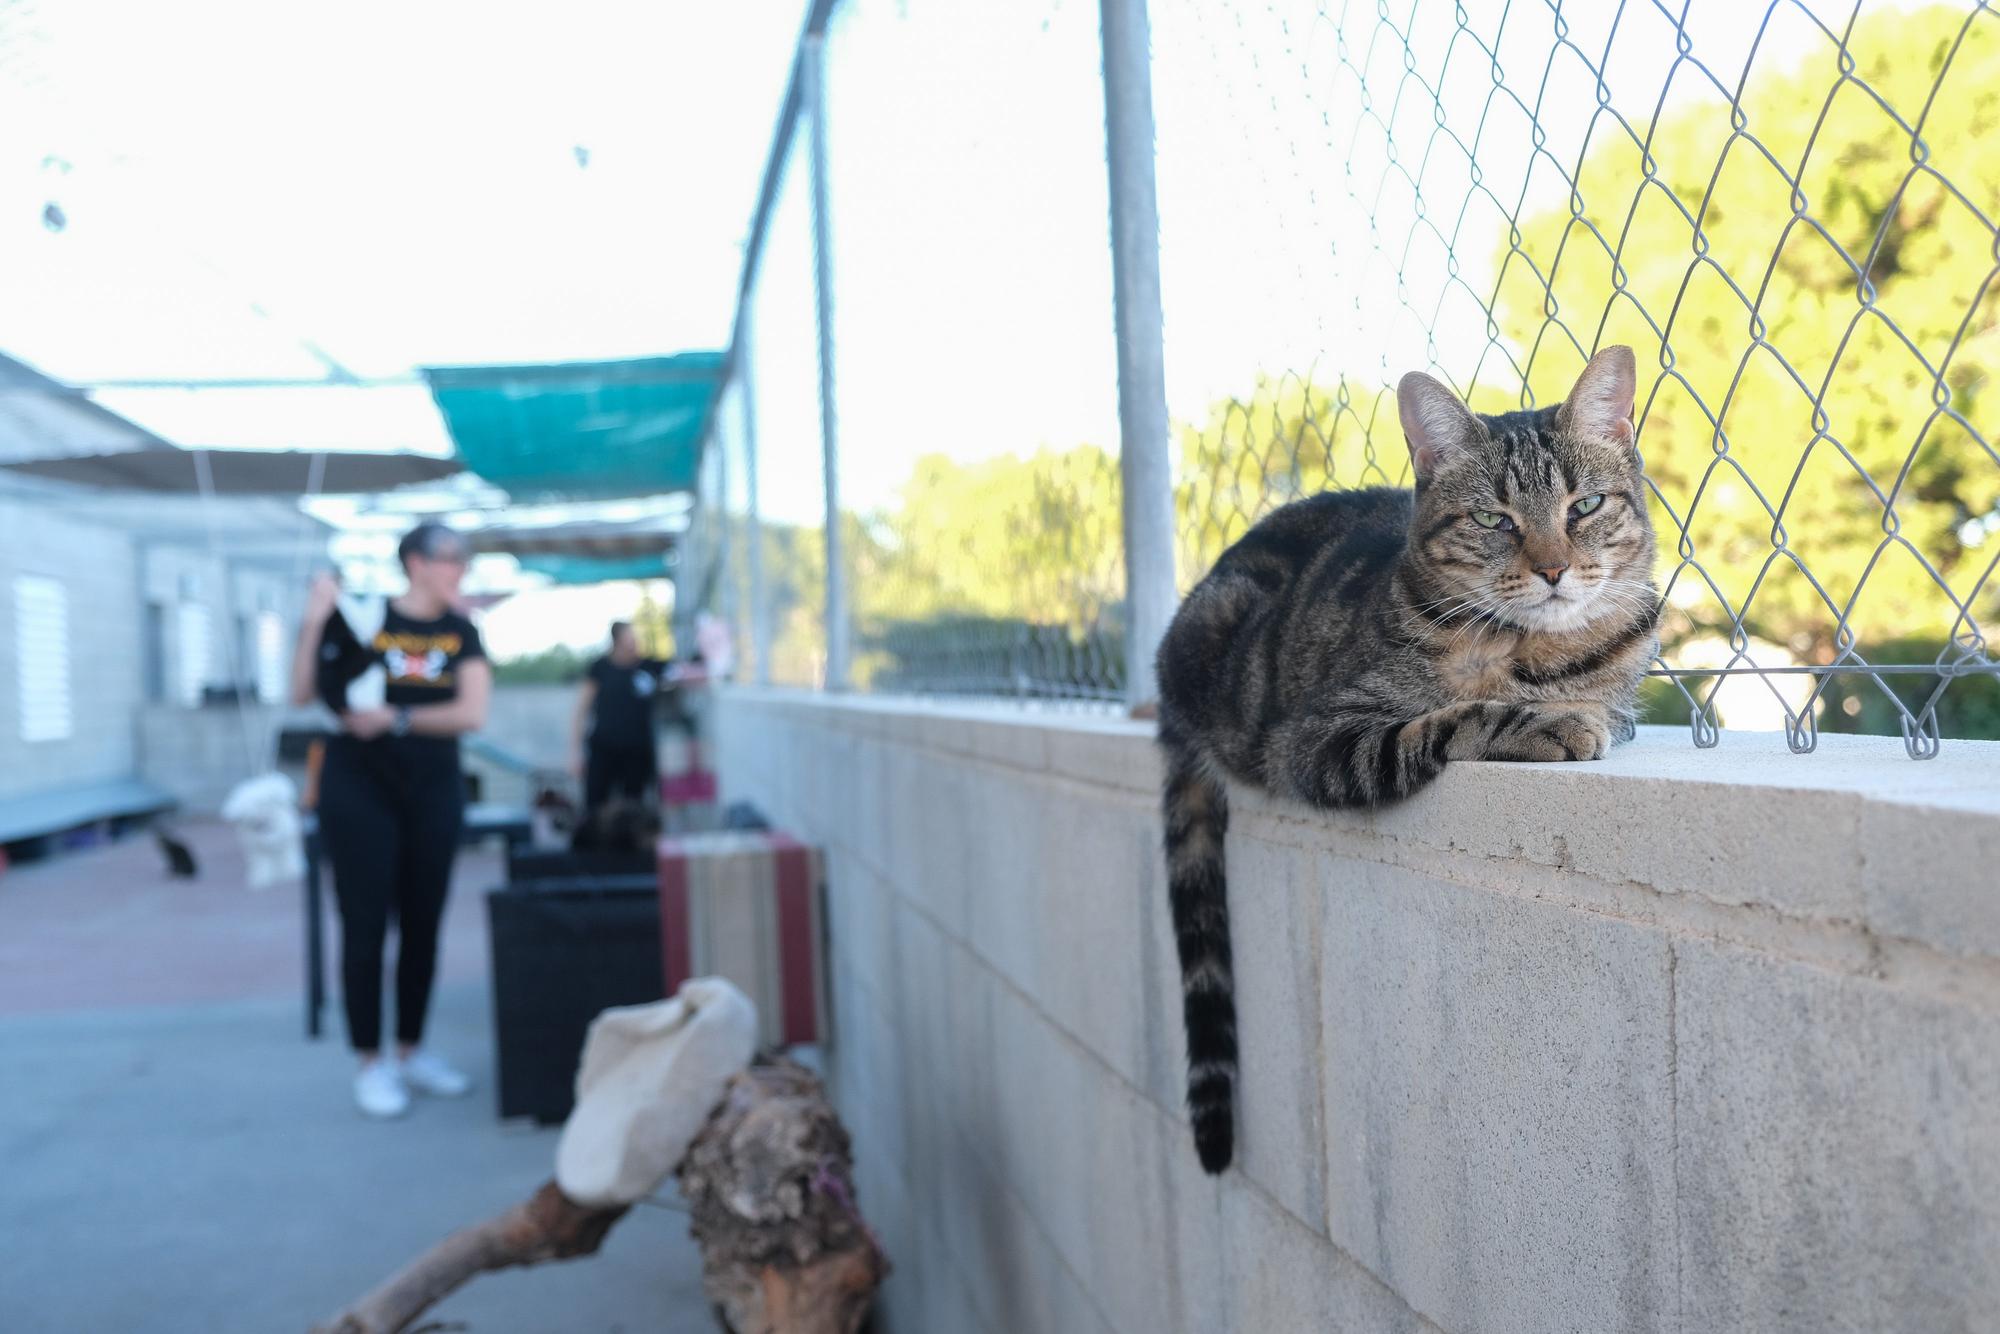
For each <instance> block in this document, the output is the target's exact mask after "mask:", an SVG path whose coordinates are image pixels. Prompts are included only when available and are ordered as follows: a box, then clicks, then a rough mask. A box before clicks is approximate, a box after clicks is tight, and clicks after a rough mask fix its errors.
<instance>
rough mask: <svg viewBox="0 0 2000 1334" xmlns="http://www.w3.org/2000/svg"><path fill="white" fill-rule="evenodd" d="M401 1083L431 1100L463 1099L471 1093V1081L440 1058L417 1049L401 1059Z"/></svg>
mask: <svg viewBox="0 0 2000 1334" xmlns="http://www.w3.org/2000/svg"><path fill="white" fill-rule="evenodd" d="M403 1082H404V1083H405V1084H407V1085H409V1086H410V1087H411V1088H413V1089H415V1090H416V1091H417V1092H419V1093H428V1094H430V1095H431V1096H432V1097H433V1098H463V1097H464V1096H465V1095H466V1094H468V1093H470V1092H472V1081H471V1080H470V1079H467V1078H466V1077H465V1076H464V1075H463V1074H461V1073H460V1072H459V1071H458V1070H456V1069H454V1068H453V1067H452V1066H451V1065H450V1064H449V1063H448V1062H447V1061H446V1060H445V1059H444V1058H443V1057H442V1056H435V1055H432V1054H431V1053H430V1052H428V1051H424V1050H422V1049H418V1050H417V1051H413V1052H411V1053H410V1054H409V1055H408V1056H405V1057H404V1058H403Z"/></svg>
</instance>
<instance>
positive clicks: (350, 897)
mask: <svg viewBox="0 0 2000 1334" xmlns="http://www.w3.org/2000/svg"><path fill="white" fill-rule="evenodd" d="M380 745H382V743H381V742H378V741H370V742H356V741H354V740H352V739H351V738H338V739H336V740H335V741H334V742H332V743H331V744H329V745H328V746H327V750H326V764H325V767H324V768H323V769H322V771H321V773H320V787H319V827H320V841H321V844H322V845H323V846H324V847H325V849H326V855H327V860H328V861H329V862H331V863H332V865H333V889H334V895H335V897H336V898H337V899H338V900H339V902H340V984H341V993H342V995H341V999H342V1000H343V1001H344V1002H345V1004H346V1007H347V1037H348V1041H350V1042H351V1043H353V1045H354V1049H355V1050H356V1051H373V1050H376V1049H377V1048H379V1047H380V1046H381V1045H382V958H383V954H384V952H385V946H386V942H387V938H388V934H389V922H390V920H391V919H394V920H395V922H396V923H397V926H398V930H399V934H400V936H401V944H400V946H399V947H398V949H397V953H396V1039H397V1041H399V1042H406V1043H409V1044H411V1045H412V1046H414V1045H416V1044H417V1043H418V1042H421V1041H422V1040H423V1036H424V1017H425V1015H426V1014H427V1013H428V1011H429V1009H430V1002H431V981H432V979H433V978H434V977H435V975H436V973H437V951H438V926H439V924H440V923H441V922H442V921H443V920H444V904H445V896H446V894H447V892H448V891H449V890H450V888H451V862H452V858H453V857H454V856H455V855H456V854H457V852H458V837H459V831H460V829H461V827H462V826H463V825H464V823H465V794H464V790H463V787H462V785H461V782H460V780H459V776H458V761H457V756H456V753H455V752H456V747H453V748H452V750H453V752H454V753H453V754H451V755H450V757H449V758H448V759H445V760H435V759H432V758H431V757H426V759H428V760H431V762H427V763H413V764H406V763H403V762H401V761H400V760H396V761H389V760H385V759H384V756H385V754H386V753H387V752H384V751H375V750H374V749H373V748H374V747H377V746H380Z"/></svg>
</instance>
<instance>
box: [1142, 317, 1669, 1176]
mask: <svg viewBox="0 0 2000 1334" xmlns="http://www.w3.org/2000/svg"><path fill="white" fill-rule="evenodd" d="M1634 379H1635V368H1634V365H1633V360H1632V354H1631V351H1630V350H1629V349H1627V348H1623V347H1613V348H1607V349H1605V350H1604V351H1603V352H1600V353H1599V354H1598V355H1597V356H1596V357H1595V358H1593V359H1592V361H1591V363H1590V365H1589V366H1588V367H1586V368H1585V370H1584V372H1583V374H1582V375H1581V376H1580V377H1579V379H1578V380H1577V383H1576V385H1575V387H1574V388H1573V389H1572V390H1571V393H1570V396H1569V398H1568V400H1567V401H1566V402H1565V403H1564V404H1563V405H1562V406H1561V407H1560V408H1546V409H1541V410H1535V411H1523V412H1510V413H1507V414H1505V415H1502V416H1496V417H1478V416H1475V415H1474V414H1473V413H1472V412H1470V411H1469V410H1468V409H1467V408H1466V407H1465V406H1464V404H1462V403H1461V402H1459V400H1458V399H1457V397H1456V396H1455V395H1453V394H1452V393H1451V391H1450V390H1448V389H1446V388H1445V387H1444V386H1443V385H1441V384H1439V383H1438V382H1437V381H1435V380H1433V379H1431V378H1430V377H1428V376H1425V375H1420V374H1412V375H1407V376H1405V377H1404V378H1403V382H1402V384H1401V385H1400V386H1399V387H1398V390H1397V404H1398V408H1399V409H1400V413H1401V417H1402V422H1403V428H1404V433H1405V435H1406V436H1407V437H1408V439H1409V443H1410V452H1411V457H1412V461H1413V463H1414V465H1415V471H1416V487H1415V489H1414V490H1413V491H1412V490H1399V489H1394V488H1387V487H1382V488H1374V489H1370V490H1357V491H1332V492H1327V493H1325V494H1322V495H1318V496H1313V497H1311V498H1309V499H1306V500H1301V501H1298V502H1296V503H1293V504H1290V505H1287V506H1285V507H1284V508H1282V509H1279V510H1277V511H1276V512H1274V513H1273V514H1271V515H1270V516H1269V517H1267V518H1265V519H1264V520H1263V521H1262V522H1261V523H1259V524H1257V526H1256V527H1254V528H1252V529H1251V530H1250V532H1249V533H1248V534H1246V535H1245V536H1244V537H1243V539H1242V540H1241V541H1239V542H1237V543H1236V545H1235V546H1233V547H1231V548H1230V549H1229V550H1228V551H1226V552H1224V553H1223V555H1222V558H1221V559H1220V560H1218V561H1217V562H1216V564H1215V568H1214V569H1213V570H1211V571H1210V572H1209V574H1208V576H1207V577H1206V578H1204V579H1203V580H1202V581H1201V583H1200V584H1198V585H1197V586H1196V587H1195V589H1194V591H1193V592H1191V593H1190V594H1189V595H1188V597H1187V601H1186V602H1185V603H1184V604H1183V605H1182V607H1181V609H1180V613H1179V614H1178V615H1177V616H1176V617H1175V618H1174V623H1173V625H1172V627H1171V628H1170V629H1169V630H1168V632H1167V635H1166V638H1165V640H1164V641H1163V642H1162V643H1161V646H1160V654H1159V680H1160V706H1159V725H1160V744H1161V746H1162V748H1163V749H1164V750H1165V752H1166V789H1165V794H1164V807H1165V812H1164V813H1165V827H1166V852H1167V873H1168V884H1169V888H1170V892H1171V895H1172V907H1173V918H1174V930H1175V934H1176V937H1177V940H1178V944H1179V950H1180V959H1181V978H1182V991H1183V1014H1184V1019H1185V1022H1186V1025H1187V1041H1188V1111H1189V1115H1190V1118H1191V1120H1192V1123H1193V1128H1194V1139H1195V1148H1196V1151H1197V1152H1198V1153H1199V1154H1200V1156H1201V1161H1202V1165H1203V1166H1204V1167H1206V1168H1207V1169H1208V1170H1209V1171H1211V1172H1220V1171H1222V1170H1223V1169H1224V1168H1225V1167H1227V1166H1228V1164H1229V1161H1230V1158H1231V1155H1232V1153H1233V1151H1234V1138H1235V1136H1234V1120H1233V1113H1232V1099H1233V1092H1234V1087H1235V1082H1236V1018H1235V983H1234V978H1233V974H1232V971H1231V960H1230V950H1229V912H1228V896H1227V893H1226V888H1225V880H1224V873H1223V835H1224V832H1225V830H1226V829H1227V826H1228V821H1229V810H1228V797H1227V793H1226V791H1225V787H1224V784H1225V782H1226V781H1227V780H1230V779H1234V780H1236V781H1239V782H1243V783H1248V784H1253V785H1255V786H1259V787H1263V788H1266V789H1268V790H1270V791H1272V792H1276V793H1279V794H1281V795H1284V796H1288V797H1293V798H1296V799H1298V800H1301V801H1306V802H1311V803H1313V804H1316V805H1320V806H1372V805H1376V804H1378V803H1382V802H1387V801H1394V800H1397V799H1399V798H1402V797H1406V796H1408V795H1410V794H1411V793H1413V792H1415V791H1416V790H1417V789H1419V788H1421V787H1423V786H1424V785H1425V784H1426V783H1428V782H1430V781H1431V779H1433V778H1435V777H1436V776H1437V774H1438V772H1439V771H1440V770H1441V769H1442V768H1443V767H1444V765H1445V764H1446V763H1447V762H1449V761H1451V760H1454V759H1487V760H1591V759H1597V758H1599V757H1600V756H1602V755H1603V754H1604V753H1605V751H1606V750H1607V749H1608V748H1609V747H1610V746H1611V745H1612V744H1613V743H1614V742H1617V741H1623V740H1626V739H1628V738H1630V736H1631V735H1632V730H1633V712H1634V702H1635V698H1636V695H1637V689H1638V684H1639V680H1640V677H1641V676H1642V674H1643V673H1644V671H1645V668H1646V664H1647V662H1648V660H1649V659H1650V658H1651V657H1652V655H1653V653H1654V650H1655V641H1654V632H1653V624H1654V619H1655V616H1656V611H1657V595H1656V594H1655V592H1654V590H1653V586H1652V583H1651V571H1652V565H1653V533H1652V527H1651V525H1650V523H1649V522H1648V520H1647V517H1646V503H1645V497H1644V492H1643V487H1642V483H1641V480H1640V474H1639V465H1638V459H1637V456H1636V454H1635V453H1634V450H1633V445H1632V440H1633V429H1632V421H1631V417H1632V406H1633V389H1634ZM1594 497H1602V499H1601V500H1595V501H1594V500H1593V498H1594ZM1496 520H1497V522H1496Z"/></svg>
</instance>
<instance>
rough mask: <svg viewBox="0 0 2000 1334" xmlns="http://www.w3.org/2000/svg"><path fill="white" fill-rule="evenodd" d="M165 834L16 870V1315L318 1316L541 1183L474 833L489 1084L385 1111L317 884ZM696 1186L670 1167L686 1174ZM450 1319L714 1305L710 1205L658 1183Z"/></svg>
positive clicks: (74, 1324)
mask: <svg viewBox="0 0 2000 1334" xmlns="http://www.w3.org/2000/svg"><path fill="white" fill-rule="evenodd" d="M186 835H187V837H188V838H189V839H190V841H191V842H192V843H193V845H194V846H195V849H196V851H197V854H198V855H200V856H201V858H202V862H203V867H204V874H203V877H202V879H201V880H199V881H197V882H193V883H189V882H176V881H171V880H168V879H166V878H165V876H164V875H163V873H162V872H161V869H160V867H159V865H158V861H159V858H158V854H157V852H156V851H155V850H154V848H153V847H152V844H151V842H150V841H149V840H143V839H133V840H127V841H124V842H121V843H118V844H114V845H112V846H109V847H104V848H99V849H95V850H92V851H89V852H83V853H76V854H72V855H70V856H68V857H64V858H61V859H58V860H54V861H51V862H47V863H43V864H40V865H35V866H28V867H21V868H17V869H15V870H14V871H12V872H10V873H8V874H7V875H5V876H0V1257H4V1258H0V1330H4V1331H6V1334H95V1332H96V1331H106V1332H111V1331H115V1332H116V1334H150V1332H151V1331H159V1332H160V1334H184V1332H186V1331H197V1330H198V1331H203V1332H204V1334H208V1332H210V1331H212V1332H214V1334H228V1332H229V1331H239V1330H240V1331H245V1332H246V1334H249V1332H250V1331H256V1332H257V1334H269V1332H270V1331H283V1330H305V1329H306V1328H308V1327H309V1326H310V1325H312V1324H313V1323H314V1322H315V1321H317V1320H319V1319H322V1318H324V1317H325V1316H327V1315H330V1314H331V1313H332V1312H334V1311H335V1310H337V1309H339V1308H340V1307H341V1306H342V1305H344V1304H345V1303H346V1302H347V1301H348V1300H350V1299H352V1298H354V1297H356V1296H359V1295H360V1294H361V1293H363V1292H365V1291H366V1290H368V1289H369V1288H371V1287H372V1286H374V1284H375V1283H376V1282H378V1281H379V1280H380V1279H382V1278H384V1277H386V1276H387V1275H388V1274H389V1273H391V1272H392V1271H393V1270H395V1269H396V1268H398V1267H399V1266H400V1265H402V1264H403V1263H404V1262H405V1261H407V1260H409V1259H410V1258H411V1257H413V1256H414V1255H415V1254H416V1253H417V1252H418V1251H420V1250H421V1249H423V1248H424V1247H426V1246H427V1245H429V1244H430V1243H431V1242H433V1241H436V1240H437V1239H439V1238H441V1237H443V1236H444V1235H446V1234H447V1233H449V1232H450V1231H452V1230H453V1229H455V1228H457V1227H459V1226H462V1225H464V1224H466V1223H470V1222H474V1221H476V1220H478V1219H481V1218H484V1217H487V1216H489V1215H491V1214H494V1213H497V1212H499V1211H500V1210H502V1209H504V1208H506V1207H507V1206H509V1205H510V1204H513V1203H514V1202H516V1201H518V1200H520V1199H522V1198H524V1197H525V1196H526V1195H527V1194H528V1193H529V1192H531V1191H532V1190H533V1189H534V1188H535V1186H536V1185H538V1184H539V1183H540V1182H541V1181H543V1180H545V1179H546V1178H547V1177H548V1176H549V1175H550V1172H551V1169H552V1164H553V1159H554V1153H555V1140H556V1137H555V1133H554V1132H553V1131H536V1130H532V1129H528V1128H525V1127H523V1126H518V1125H509V1124H503V1123H501V1122H500V1121H499V1120H498V1119H497V1118H496V1116H495V1114H494V1110H493V1101H492V1089H493V1069H492V1062H493V1041H492V1026H491V1006H490V1000H489V997H488V994H487V990H486V985H485V959H486V949H485V930H486V928H485V912H484V905H483V903H481V902H480V897H479V896H480V895H481V894H482V893H483V892H484V890H485V889H486V888H488V887H489V886H491V885H493V884H494V883H496V882H497V880H498V878H499V867H498V863H497V859H496V858H495V857H494V856H493V855H492V854H490V853H470V854H467V855H466V856H465V857H463V858H462V859H461V862H460V865H459V871H458V874H457V876H456V879H455V882H454V885H453V902H452V906H451V908H450V910H449V912H448V914H447V931H446V942H445V946H444V957H443V960H442V967H441V980H440V984H439V990H438V996H437V1003H436V1006H435V1009H434V1023H433V1024H432V1030H431V1038H432V1041H433V1044H434V1045H435V1046H436V1047H437V1048H438V1049H439V1050H441V1051H443V1052H444V1053H446V1054H447V1055H449V1056H450V1057H451V1058H452V1059H453V1060H455V1061H457V1062H459V1063H460V1064H461V1065H463V1066H464V1067H465V1068H466V1069H467V1071H468V1072H469V1073H471V1074H472V1075H473V1076H474V1078H475V1079H476V1080H477V1081H478V1088H477V1089H476V1090H475V1092H474V1093H473V1095H472V1096H471V1097H470V1098H467V1099H464V1100H461V1101H453V1102H440V1101H423V1102H419V1103H418V1105H417V1107H416V1108H415V1110H414V1112H413V1113H412V1114H411V1115H410V1116H409V1117H407V1118H405V1119H403V1120H400V1121H396V1122H389V1123H378V1122H372V1121H367V1120H365V1119H363V1118H362V1117H361V1116H360V1115H359V1114H358V1113H356V1112H355V1110H354V1107H353V1104H352V1102H351V1101H350V1098H349V1093H348V1081H349V1075H350V1071H351V1065H350V1064H349V1058H348V1057H347V1055H346V1052H345V1048H344V1044H343V1043H342V1041H341V1037H340V1034H341V1023H340V1017H339V1013H338V1009H337V1007H336V1008H335V1009H334V1010H333V1011H331V1012H330V1013H329V1014H328V1016H327V1020H328V1025H327V1028H328V1036H327V1037H326V1038H324V1039H322V1040H321V1041H319V1042H316V1043H315V1042H308V1041H306V1040H305V1038H304V1036H303V1024H302V1004H301V1000H300V994H301V985H302V984H301V964H300V945H299V939H300V931H301V926H300V918H299V894H298V891H297V889H296V888H290V889H284V890H276V891H271V892H268V893H263V894H255V893H252V892H250V891H248V890H246V889H244V888H242V886H241V884H240V881H238V880H237V878H236V871H235V867H236V857H235V854H234V851H233V849H232V847H231V842H230V838H229V836H228V835H227V833H226V832H225V831H222V830H219V829H215V828H212V827H200V826H196V827H191V828H190V829H188V830H187V831H186ZM670 1194H671V1192H670V1191H669V1196H670ZM431 1318H433V1319H436V1320H443V1321H449V1322H454V1323H453V1325H452V1327H453V1328H460V1329H465V1330H469V1331H471V1332H472V1334H480V1332H481V1331H487V1332H488V1334H599V1332H602V1334H610V1332H611V1331H625V1332H626V1334H641V1332H642V1331H654V1330H659V1331H683V1330H687V1331H698V1330H704V1329H712V1328H713V1327H714V1326H713V1323H712V1321H711V1320H710V1318H709V1316H708V1313H707V1307H706V1305H705V1304H704V1303H703V1302H702V1300H701V1295H700V1267H699V1258H698V1256H697V1254H696V1251H695V1248H694V1244H693V1242H692V1241H691V1240H690V1239H689V1238H688V1235H687V1218H686V1216H685V1215H684V1214H682V1213H680V1212H678V1211H676V1210H673V1209H669V1208H665V1207H647V1206H642V1207H640V1208H638V1209H636V1210H634V1211H633V1212H632V1213H631V1214H630V1215H628V1216H627V1217H626V1218H625V1219H624V1220H623V1221H622V1222H620V1223H619V1225H618V1226H617V1228H616V1229H614V1230H613V1231H612V1233H611V1236H610V1238H609V1240H608V1241H607V1243H606V1245H605V1248H604V1250H603V1251H602V1252H601V1253H600V1254H599V1255H597V1256H594V1257H591V1258H587V1259H583V1260H577V1261H572V1262H570V1263H568V1264H560V1265H549V1266H543V1267H539V1268H535V1269H529V1270H516V1271H511V1272H508V1273H503V1274H492V1275H485V1276H482V1277H480V1278H477V1279H475V1280H474V1281H473V1282H472V1283H471V1284H470V1285H468V1286H467V1287H466V1288H464V1289H461V1290H460V1291H459V1292H458V1293H457V1294H456V1295H454V1296H453V1297H451V1298H449V1299H447V1300H446V1301H445V1302H443V1303H442V1304H440V1305H439V1306H438V1307H437V1308H435V1309H434V1310H433V1311H432V1312H431Z"/></svg>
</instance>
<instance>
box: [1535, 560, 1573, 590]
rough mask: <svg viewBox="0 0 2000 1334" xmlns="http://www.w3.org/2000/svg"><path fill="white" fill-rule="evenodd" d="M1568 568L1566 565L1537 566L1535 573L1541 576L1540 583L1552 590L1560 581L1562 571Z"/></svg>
mask: <svg viewBox="0 0 2000 1334" xmlns="http://www.w3.org/2000/svg"><path fill="white" fill-rule="evenodd" d="M1568 568H1569V566H1567V565H1537V566H1536V567H1535V573H1536V574H1539V575H1540V576H1542V581H1543V582H1544V583H1546V584H1547V585H1548V586H1549V587H1550V588H1554V587H1555V586H1556V585H1557V584H1558V583H1560V582H1561V581H1562V577H1563V571H1564V570H1567V569H1568Z"/></svg>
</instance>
